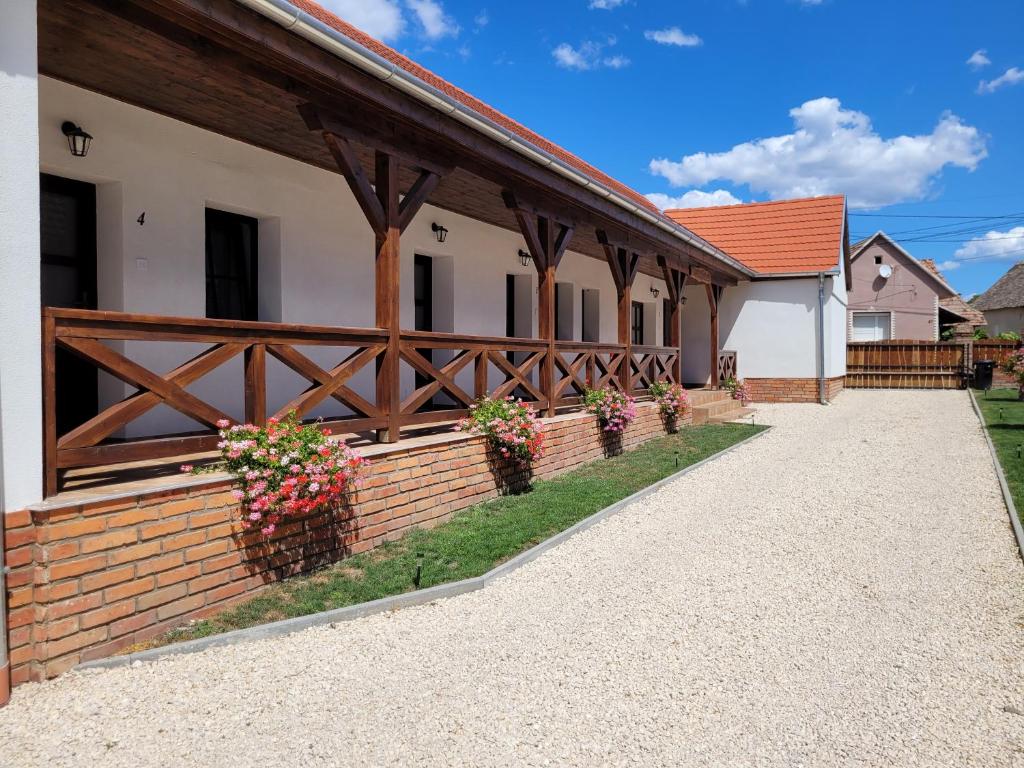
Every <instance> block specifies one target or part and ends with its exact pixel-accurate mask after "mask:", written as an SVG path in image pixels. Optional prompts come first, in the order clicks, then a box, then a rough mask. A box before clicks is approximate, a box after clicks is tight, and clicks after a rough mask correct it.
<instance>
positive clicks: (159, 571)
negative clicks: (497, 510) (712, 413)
mask: <svg viewBox="0 0 1024 768" xmlns="http://www.w3.org/2000/svg"><path fill="white" fill-rule="evenodd" d="M637 411H638V416H637V419H636V421H634V423H633V424H632V425H631V426H630V428H629V430H628V431H627V432H626V434H625V435H624V436H623V438H622V440H621V448H630V447H633V446H636V445H638V444H639V443H642V442H644V441H645V440H648V439H650V438H652V437H657V436H659V435H663V434H665V428H664V425H663V423H662V420H661V417H660V415H659V414H658V411H657V409H656V408H655V407H654V406H653V405H651V404H648V403H643V404H640V405H639V406H638V409H637ZM545 422H546V428H545V436H546V443H547V455H546V456H545V457H544V458H543V459H541V460H540V461H539V462H537V463H536V466H535V467H534V473H533V475H534V477H551V476H553V475H556V474H558V473H560V472H563V471H565V470H568V469H570V468H572V467H575V466H577V465H579V464H582V463H584V462H587V461H592V460H595V459H599V458H601V457H603V456H605V455H606V453H607V452H609V450H611V452H617V450H618V449H619V448H620V446H616V445H613V446H609V445H608V444H607V443H606V442H605V441H604V439H603V437H602V435H601V432H600V430H599V429H598V428H597V426H596V422H595V420H594V418H593V417H592V416H590V415H589V414H569V415H564V416H558V417H556V418H554V419H546V420H545ZM493 466H494V465H493V464H492V463H490V462H489V461H488V450H487V445H486V443H485V441H484V440H483V439H482V438H478V437H467V436H465V435H455V434H449V435H443V436H438V438H437V439H436V440H435V441H432V442H430V443H429V444H419V445H415V446H412V447H406V448H402V447H398V448H396V449H394V450H389V451H387V452H386V453H384V454H383V455H381V456H375V457H373V458H372V459H371V465H370V467H369V470H368V472H367V475H366V477H365V480H364V482H363V484H362V487H361V488H360V489H359V490H358V491H357V492H356V493H355V494H354V495H353V499H352V504H351V506H350V508H348V509H347V510H346V511H345V513H344V514H343V515H340V516H335V517H328V516H324V515H319V516H312V517H308V518H305V519H302V520H296V521H293V522H291V523H289V524H287V525H283V526H280V527H279V529H278V530H277V531H276V532H275V535H274V537H273V542H272V544H271V545H267V544H266V543H265V542H264V541H263V538H262V537H261V536H260V535H259V534H253V533H243V532H242V530H241V527H240V525H239V523H238V518H239V514H240V513H239V507H238V504H237V503H236V502H235V501H234V499H233V497H232V496H231V494H230V489H231V487H232V484H231V481H230V480H225V479H217V478H214V479H212V480H211V479H210V478H205V479H204V478H196V482H195V484H193V485H191V486H190V487H188V488H185V489H180V490H174V491H164V492H157V493H152V492H151V493H146V494H142V495H136V496H131V497H128V498H122V499H117V500H113V501H104V502H97V503H93V504H76V505H73V506H69V507H66V508H60V509H48V510H40V511H31V512H30V511H18V512H9V513H7V514H6V515H5V516H4V526H5V532H6V541H5V548H6V563H7V564H8V565H9V566H10V569H11V571H10V574H9V576H8V577H7V587H8V611H9V613H8V626H9V640H10V660H11V677H12V682H13V684H15V685H17V684H20V683H23V682H26V681H28V680H41V679H44V678H48V677H54V676H56V675H59V674H61V673H62V672H64V671H66V670H68V669H70V668H71V667H73V666H75V665H76V664H78V663H79V662H82V661H88V660H90V659H96V658H102V657H105V656H109V655H111V654H114V653H117V652H119V651H121V650H123V649H124V648H126V647H128V646H129V645H132V644H133V643H136V642H139V641H141V640H145V639H148V638H151V637H154V636H156V635H158V634H161V633H162V632H165V631H166V630H168V629H171V628H172V627H174V626H177V625H179V624H181V623H183V622H184V621H186V620H188V619H193V618H200V617H202V616H205V615H207V614H210V613H213V612H215V611H218V610H221V609H223V608H225V607H227V606H228V605H230V604H232V603H233V602H237V601H239V600H242V599H244V598H246V597H249V596H251V595H252V594H253V593H254V592H256V591H258V590H259V589H261V588H262V587H264V586H265V585H267V584H270V583H273V582H276V581H279V580H280V579H282V578H285V577H287V576H290V575H293V574H296V573H301V572H305V571H308V570H310V569H312V568H315V567H318V566H323V565H327V564H329V563H332V562H336V561H337V560H340V559H342V558H344V557H346V556H348V555H351V554H355V553H358V552H363V551H366V550H368V549H372V548H373V547H375V546H377V545H379V544H381V543H383V542H385V541H391V540H394V539H397V538H399V537H401V536H402V534H403V533H404V532H405V531H407V530H409V529H410V528H413V527H417V526H432V525H436V524H438V523H440V522H442V521H444V520H447V519H448V518H449V517H450V516H451V515H452V514H453V513H454V512H457V511H459V510H461V509H464V508H466V507H468V506H470V505H471V504H474V503H476V502H479V501H483V500H485V499H489V498H492V497H494V496H497V495H498V494H499V493H500V492H502V491H503V490H506V489H508V488H509V487H514V486H516V485H521V484H523V483H525V482H526V481H527V480H528V478H527V476H526V474H525V473H523V472H518V473H516V472H511V473H509V472H498V471H495V470H494V469H493Z"/></svg>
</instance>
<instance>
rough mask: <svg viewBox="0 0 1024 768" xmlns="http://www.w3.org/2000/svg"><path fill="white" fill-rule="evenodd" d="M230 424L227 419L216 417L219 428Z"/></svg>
mask: <svg viewBox="0 0 1024 768" xmlns="http://www.w3.org/2000/svg"><path fill="white" fill-rule="evenodd" d="M207 424H209V422H207ZM230 424H231V422H230V421H228V420H227V419H218V420H217V426H218V427H220V428H221V429H224V428H225V427H227V426H230Z"/></svg>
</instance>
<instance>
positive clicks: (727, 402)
mask: <svg viewBox="0 0 1024 768" xmlns="http://www.w3.org/2000/svg"><path fill="white" fill-rule="evenodd" d="M718 394H719V398H718V399H717V400H712V401H706V402H704V403H702V404H701V405H694V406H693V423H694V424H706V423H708V422H709V421H711V419H712V418H714V417H716V416H720V415H721V414H723V413H729V412H730V411H734V410H736V408H737V407H739V404H738V403H737V402H736V401H735V400H733V399H732V398H731V397H729V393H728V392H724V393H718Z"/></svg>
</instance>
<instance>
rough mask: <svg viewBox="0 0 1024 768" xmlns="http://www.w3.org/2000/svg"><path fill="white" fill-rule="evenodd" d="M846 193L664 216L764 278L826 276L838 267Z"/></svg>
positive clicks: (681, 211)
mask: <svg viewBox="0 0 1024 768" xmlns="http://www.w3.org/2000/svg"><path fill="white" fill-rule="evenodd" d="M845 212H846V198H845V197H844V196H843V195H831V196H828V197H808V198H804V199H801V200H777V201H774V202H770V203H747V204H745V205H722V206H718V207H713V208H678V209H674V210H669V211H665V214H666V215H667V216H668V217H669V218H671V219H672V220H673V221H675V222H676V223H678V224H682V225H683V226H684V227H686V228H687V229H689V230H690V231H691V232H693V233H695V234H697V235H700V236H701V237H703V238H704V239H705V240H707V241H709V242H711V243H712V244H713V245H717V246H718V247H719V248H721V249H722V250H723V251H725V252H726V253H727V254H729V255H730V256H732V257H733V258H734V259H737V260H739V261H741V262H743V264H745V265H746V266H748V267H750V268H751V269H753V270H755V271H756V272H759V273H761V274H768V275H770V274H792V273H803V272H807V273H815V272H828V271H830V270H834V269H835V268H836V267H838V266H839V256H840V253H841V252H842V244H843V237H844V231H843V230H844V227H845V222H846V216H845Z"/></svg>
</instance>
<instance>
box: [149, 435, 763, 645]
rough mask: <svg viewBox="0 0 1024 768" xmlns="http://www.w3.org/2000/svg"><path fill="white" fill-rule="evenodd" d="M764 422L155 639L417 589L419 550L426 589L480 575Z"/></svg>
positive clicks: (418, 537) (562, 485) (577, 477)
mask: <svg viewBox="0 0 1024 768" xmlns="http://www.w3.org/2000/svg"><path fill="white" fill-rule="evenodd" d="M763 429H764V427H761V426H757V427H754V426H747V425H745V424H743V425H740V424H713V425H711V424H709V425H703V426H699V427H686V428H684V429H683V430H681V431H680V432H678V433H676V434H673V435H669V436H666V437H662V438H658V439H655V440H651V441H648V442H647V443H644V444H643V445H642V446H640V447H639V448H636V449H635V450H632V451H627V452H626V453H624V454H622V455H620V456H616V457H614V458H611V459H602V460H599V461H595V462H592V463H590V464H586V465H584V466H582V467H579V468H577V469H574V470H572V471H570V472H566V473H565V474H563V475H560V476H558V477H556V478H554V479H551V480H539V481H537V482H535V483H534V484H533V489H532V490H531V491H530V492H529V493H526V494H522V495H517V496H502V497H500V498H497V499H494V500H492V501H487V502H484V503H482V504H477V505H475V506H473V507H470V508H469V509H467V510H464V511H463V512H460V513H459V514H457V515H456V516H455V517H453V518H452V519H451V520H450V521H448V522H447V523H444V524H443V525H439V526H437V527H436V528H433V529H431V530H413V531H410V532H409V533H407V534H406V535H405V536H404V537H402V538H401V539H400V540H398V541H395V542H390V543H388V544H384V545H383V546H380V547H378V548H376V549H374V550H373V551H372V552H366V553H363V554H359V555H355V556H353V557H350V558H347V559H346V560H343V561H341V562H339V563H336V564H334V565H332V566H329V567H327V568H325V569H324V570H322V571H318V572H316V573H314V574H311V575H309V576H301V577H296V578H293V579H289V580H288V581H285V582H282V583H280V584H276V585H274V586H272V587H269V588H268V589H267V590H266V591H264V592H262V593H261V594H260V595H259V596H258V597H255V598H253V599H251V600H248V601H246V602H244V603H241V604H239V605H237V606H235V607H233V608H229V609H228V610H226V611H223V612H222V613H220V614H217V615H215V616H212V617H210V618H207V619H203V620H201V621H197V622H193V623H190V624H188V625H185V626H183V627H180V628H178V629H176V630H173V631H171V632H168V633H167V634H165V635H164V636H163V637H161V638H158V639H157V640H155V641H153V642H152V643H150V644H149V647H154V646H158V645H166V644H167V643H172V642H180V641H183V640H190V639H193V638H196V637H205V636H207V635H213V634H219V633H221V632H228V631H230V630H233V629H240V628H242V627H250V626H254V625H257V624H265V623H267V622H270V621H277V620H279V619H284V618H289V617H292V616H304V615H307V614H310V613H318V612H320V611H326V610H330V609H332V608H340V607H342V606H346V605H354V604H356V603H363V602H367V601H369V600H376V599H378V598H381V597H387V596H389V595H396V594H401V593H403V592H408V591H411V590H412V589H413V585H412V577H413V573H414V572H415V569H416V555H417V553H422V554H423V556H424V567H423V576H422V580H421V582H420V587H421V588H425V587H431V586H434V585H436V584H444V583H446V582H451V581H457V580H459V579H466V578H470V577H473V576H479V575H480V574H482V573H486V572H487V571H489V570H490V569H491V568H493V567H494V566H495V565H497V564H498V563H502V562H504V561H506V560H508V559H510V558H512V557H515V556H516V555H517V554H519V553H520V552H522V551H523V550H525V549H528V548H530V547H532V546H534V545H535V544H538V543H540V542H541V541H544V540H545V539H547V538H550V537H551V536H554V535H555V534H556V533H559V532H560V531H564V530H565V529H566V528H570V527H571V526H573V525H575V524H576V523H578V522H579V521H580V520H582V519H584V518H586V517H589V516H590V515H592V514H594V513H595V512H597V511H599V510H601V509H604V508H605V507H607V506H608V505H610V504H613V503H615V502H616V501H619V500H620V499H624V498H625V497H627V496H629V495H631V494H633V493H636V492H637V491H639V490H641V489H642V488H646V487H647V486H649V485H651V484H652V483H655V482H657V481H658V480H661V479H662V478H665V477H668V476H669V475H671V474H672V473H674V472H677V471H678V470H679V469H681V468H683V467H687V466H690V465H691V464H695V463H697V462H698V461H701V460H702V459H705V458H707V457H708V456H711V455H712V454H715V453H718V452H719V451H721V450H724V449H725V448H728V447H729V446H731V445H734V444H736V443H738V442H740V441H741V440H744V439H745V438H747V437H750V436H751V435H754V434H756V433H758V432H760V431H762V430H763ZM140 647H144V646H140ZM135 649H136V650H137V649H138V647H136V648H135Z"/></svg>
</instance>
